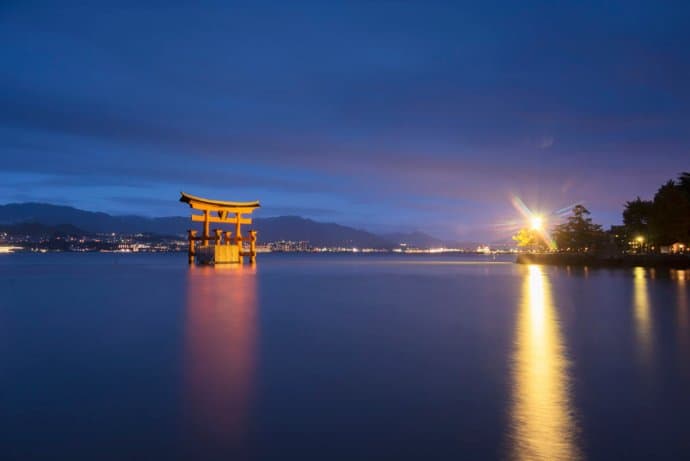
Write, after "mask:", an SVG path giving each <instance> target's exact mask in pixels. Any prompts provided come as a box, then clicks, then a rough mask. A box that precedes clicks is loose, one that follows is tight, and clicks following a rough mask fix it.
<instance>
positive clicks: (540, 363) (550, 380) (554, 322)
mask: <svg viewBox="0 0 690 461" xmlns="http://www.w3.org/2000/svg"><path fill="white" fill-rule="evenodd" d="M519 309H520V310H519V313H518V320H517V325H516V341H515V352H514V358H513V373H512V378H513V390H512V392H513V404H512V411H511V452H512V453H511V454H512V457H513V458H514V459H517V460H554V461H556V460H574V459H580V458H581V454H580V450H579V447H578V446H577V441H576V439H577V433H578V428H577V423H576V421H575V418H574V416H573V406H572V402H571V396H570V385H571V383H570V376H569V375H568V360H567V359H566V356H565V348H564V346H563V339H562V337H561V332H560V327H559V323H558V316H557V312H556V309H555V307H554V305H553V300H552V296H551V287H550V284H549V279H548V277H547V275H546V274H545V273H544V271H543V268H542V267H540V266H534V265H533V266H529V268H528V274H527V277H526V278H525V281H524V285H523V293H522V301H521V304H520V308H519Z"/></svg>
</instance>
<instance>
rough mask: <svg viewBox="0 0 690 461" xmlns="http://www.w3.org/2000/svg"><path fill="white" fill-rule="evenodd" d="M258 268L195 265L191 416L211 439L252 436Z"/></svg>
mask: <svg viewBox="0 0 690 461" xmlns="http://www.w3.org/2000/svg"><path fill="white" fill-rule="evenodd" d="M256 291H257V290H256V268H255V266H237V265H225V266H217V267H196V266H191V267H190V268H189V274H188V278H187V318H186V346H185V349H186V351H185V352H186V354H185V357H186V364H185V377H186V380H185V381H186V388H187V391H186V393H187V403H188V409H187V410H188V414H189V420H190V422H192V423H193V426H194V428H195V429H196V430H197V431H198V435H200V436H202V437H203V438H205V439H206V440H207V441H208V442H209V443H216V444H217V443H221V444H235V443H238V442H240V441H241V440H242V439H243V438H245V437H246V430H247V417H248V414H249V405H250V401H251V396H252V388H253V379H254V371H255V366H256V337H257V326H256V322H257V319H256V315H257V294H256Z"/></svg>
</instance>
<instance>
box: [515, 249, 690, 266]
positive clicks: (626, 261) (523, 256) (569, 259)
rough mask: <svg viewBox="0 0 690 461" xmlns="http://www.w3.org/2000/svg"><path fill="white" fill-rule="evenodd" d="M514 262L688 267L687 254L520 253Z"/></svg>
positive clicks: (562, 264)
mask: <svg viewBox="0 0 690 461" xmlns="http://www.w3.org/2000/svg"><path fill="white" fill-rule="evenodd" d="M515 263H516V264H545V265H551V266H587V267H611V268H615V267H622V268H627V267H655V268H667V269H690V256H689V255H618V256H601V255H588V254H578V253H520V254H518V255H517V259H516V260H515Z"/></svg>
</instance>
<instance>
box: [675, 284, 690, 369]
mask: <svg viewBox="0 0 690 461" xmlns="http://www.w3.org/2000/svg"><path fill="white" fill-rule="evenodd" d="M671 278H672V279H673V280H675V281H676V284H677V287H678V297H677V310H676V312H677V315H676V322H677V324H678V344H679V346H680V350H681V351H689V350H690V325H689V323H690V319H689V318H688V278H690V271H687V270H675V271H671ZM680 363H681V366H682V367H683V369H684V370H686V371H687V370H688V368H690V366H689V365H688V361H687V359H686V357H685V356H683V355H682V354H681V356H680Z"/></svg>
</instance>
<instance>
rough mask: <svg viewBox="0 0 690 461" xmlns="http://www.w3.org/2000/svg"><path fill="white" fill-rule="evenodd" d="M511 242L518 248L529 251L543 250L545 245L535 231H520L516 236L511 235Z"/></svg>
mask: <svg viewBox="0 0 690 461" xmlns="http://www.w3.org/2000/svg"><path fill="white" fill-rule="evenodd" d="M513 240H514V241H515V242H516V243H517V246H518V247H520V248H526V249H530V250H545V249H546V244H545V243H544V240H543V239H542V237H541V235H539V233H538V232H537V231H536V230H535V229H520V230H519V231H518V233H517V234H515V235H513Z"/></svg>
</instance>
